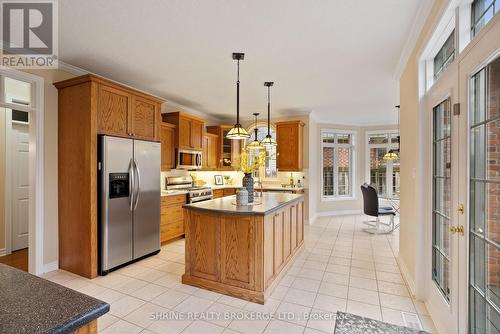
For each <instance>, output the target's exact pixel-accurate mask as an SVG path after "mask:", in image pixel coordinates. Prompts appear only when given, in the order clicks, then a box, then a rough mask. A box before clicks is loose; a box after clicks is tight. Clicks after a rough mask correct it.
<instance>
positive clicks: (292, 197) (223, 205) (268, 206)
mask: <svg viewBox="0 0 500 334" xmlns="http://www.w3.org/2000/svg"><path fill="white" fill-rule="evenodd" d="M303 197H304V195H298V194H289V193H273V192H268V193H263V196H262V197H255V202H256V203H259V202H260V201H262V203H261V204H256V203H254V204H253V205H245V206H236V205H235V204H234V203H235V202H236V196H234V195H233V196H227V197H223V198H217V199H213V200H210V201H204V202H199V203H194V204H185V205H184V208H186V209H192V210H202V211H212V212H219V213H234V214H244V215H267V214H269V213H271V212H273V211H276V210H278V209H280V208H282V207H284V206H286V205H288V204H290V203H292V202H295V201H298V200H300V199H301V198H303Z"/></svg>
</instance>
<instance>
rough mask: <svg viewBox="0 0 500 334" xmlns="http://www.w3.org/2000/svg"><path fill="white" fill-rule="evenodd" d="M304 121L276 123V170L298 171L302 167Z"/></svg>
mask: <svg viewBox="0 0 500 334" xmlns="http://www.w3.org/2000/svg"><path fill="white" fill-rule="evenodd" d="M304 125H305V124H304V122H302V121H287V122H278V123H276V141H277V143H278V147H277V152H278V156H277V160H278V171H280V172H299V171H302V168H303V152H304V151H303V148H302V146H303V141H304V135H303V132H304Z"/></svg>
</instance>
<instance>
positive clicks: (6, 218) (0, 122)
mask: <svg viewBox="0 0 500 334" xmlns="http://www.w3.org/2000/svg"><path fill="white" fill-rule="evenodd" d="M43 89H44V80H43V78H41V77H38V76H35V75H32V74H28V73H25V72H20V71H17V70H13V69H8V68H3V69H1V70H0V155H1V160H0V263H6V264H9V265H12V266H15V267H17V268H19V269H22V270H25V271H29V272H30V273H33V274H42V273H43V272H44V265H43V217H44V210H43V175H44V174H43V173H44V164H43V151H44V150H43V100H44V96H43ZM2 255H3V256H2Z"/></svg>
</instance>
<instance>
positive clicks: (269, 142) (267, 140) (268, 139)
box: [260, 135, 278, 147]
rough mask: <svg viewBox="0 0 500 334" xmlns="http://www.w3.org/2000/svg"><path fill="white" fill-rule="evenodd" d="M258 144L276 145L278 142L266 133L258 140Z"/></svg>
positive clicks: (265, 145)
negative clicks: (264, 136)
mask: <svg viewBox="0 0 500 334" xmlns="http://www.w3.org/2000/svg"><path fill="white" fill-rule="evenodd" d="M260 144H261V145H262V146H264V147H270V146H278V143H277V142H276V140H274V138H273V137H272V136H271V135H267V136H266V138H264V139H263V140H262V141H261V142H260Z"/></svg>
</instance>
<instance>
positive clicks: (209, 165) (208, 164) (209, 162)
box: [202, 133, 219, 169]
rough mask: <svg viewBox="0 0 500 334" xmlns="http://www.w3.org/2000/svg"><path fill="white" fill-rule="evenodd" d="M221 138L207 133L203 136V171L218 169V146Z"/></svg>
mask: <svg viewBox="0 0 500 334" xmlns="http://www.w3.org/2000/svg"><path fill="white" fill-rule="evenodd" d="M218 140H219V136H217V135H214V134H213V133H205V135H204V136H203V157H202V161H203V169H217V144H218Z"/></svg>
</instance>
